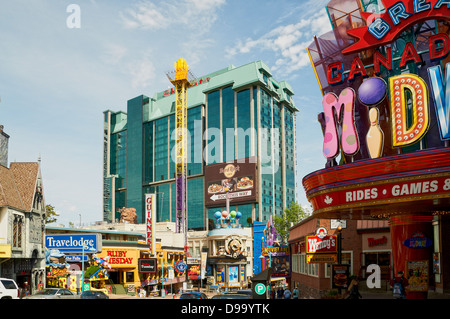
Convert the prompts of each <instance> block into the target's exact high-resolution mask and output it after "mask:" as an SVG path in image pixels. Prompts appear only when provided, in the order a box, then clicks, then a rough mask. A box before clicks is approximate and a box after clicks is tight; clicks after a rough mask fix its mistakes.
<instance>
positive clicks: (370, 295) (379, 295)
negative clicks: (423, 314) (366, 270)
mask: <svg viewBox="0 0 450 319" xmlns="http://www.w3.org/2000/svg"><path fill="white" fill-rule="evenodd" d="M360 293H361V296H362V297H363V299H394V297H392V292H391V291H386V292H371V291H360ZM427 299H450V294H449V293H437V292H434V291H428V298H427Z"/></svg>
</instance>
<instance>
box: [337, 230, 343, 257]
mask: <svg viewBox="0 0 450 319" xmlns="http://www.w3.org/2000/svg"><path fill="white" fill-rule="evenodd" d="M336 230H337V249H338V255H337V257H338V265H341V264H342V226H341V225H339V226H338V227H337V229H336Z"/></svg>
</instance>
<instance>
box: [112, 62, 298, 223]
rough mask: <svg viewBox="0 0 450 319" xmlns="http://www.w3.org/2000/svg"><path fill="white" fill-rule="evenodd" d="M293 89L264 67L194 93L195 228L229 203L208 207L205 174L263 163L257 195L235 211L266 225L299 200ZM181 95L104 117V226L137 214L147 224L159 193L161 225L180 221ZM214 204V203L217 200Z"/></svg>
mask: <svg viewBox="0 0 450 319" xmlns="http://www.w3.org/2000/svg"><path fill="white" fill-rule="evenodd" d="M293 94H294V92H293V90H292V88H291V87H290V85H289V84H288V83H287V82H285V81H281V82H278V81H276V80H275V79H273V78H272V74H271V72H270V70H269V68H268V67H267V65H265V64H264V63H263V62H262V61H256V62H252V63H249V64H247V65H244V66H241V67H234V66H229V67H228V68H225V69H222V70H219V71H217V72H214V73H211V74H209V75H206V76H203V77H201V78H200V79H197V81H196V83H194V85H193V86H191V87H190V88H189V89H188V94H187V107H188V116H187V134H189V137H188V159H187V161H188V164H187V174H188V183H187V198H188V212H187V220H188V228H189V229H197V230H201V229H207V227H208V220H213V219H214V217H213V215H214V213H215V212H217V211H222V210H225V209H226V208H225V205H224V203H223V201H222V202H221V201H218V202H217V204H214V203H213V204H211V203H208V204H206V201H205V196H208V195H205V194H207V193H206V192H205V190H206V188H207V180H206V176H205V167H207V165H213V164H217V163H225V162H233V161H236V160H238V161H239V160H242V159H249V158H252V159H256V164H255V165H256V168H257V169H256V171H257V174H256V175H257V176H256V180H257V183H256V184H255V185H256V186H255V187H256V188H257V190H256V196H255V197H252V198H251V199H249V201H248V202H245V201H240V202H239V203H236V202H235V203H233V201H231V202H230V211H231V210H235V211H239V212H241V214H242V217H241V224H244V225H247V220H249V218H251V219H252V220H258V221H262V222H265V221H267V220H268V218H269V216H270V215H273V214H278V215H280V214H282V212H283V210H284V208H286V207H288V206H289V205H290V203H291V201H295V200H296V148H295V112H296V111H297V109H296V107H295V105H294V102H293V99H292V95H293ZM174 109H175V94H174V90H173V89H169V90H166V91H164V92H159V93H156V94H155V95H154V97H153V98H149V97H147V96H144V95H141V96H138V97H135V98H133V99H131V100H129V101H128V103H127V110H126V113H125V112H123V111H118V112H113V111H111V110H107V111H105V112H104V123H103V124H104V146H103V151H104V152H103V155H104V156H103V182H104V190H103V204H104V205H103V208H104V209H103V210H104V211H103V214H104V217H103V219H104V220H105V221H108V222H111V221H115V220H118V219H119V218H120V213H119V212H118V210H119V209H120V208H123V207H127V208H131V207H132V208H135V209H136V213H137V218H138V222H139V223H144V220H145V217H144V196H145V194H146V193H155V194H156V198H157V204H156V210H157V221H158V222H159V221H172V222H174V221H175V217H176V211H175V180H174V176H175V163H174V157H173V154H172V153H173V150H174V146H175V140H174V136H172V134H173V131H174V128H175V122H174V121H175V120H174ZM209 202H210V201H209Z"/></svg>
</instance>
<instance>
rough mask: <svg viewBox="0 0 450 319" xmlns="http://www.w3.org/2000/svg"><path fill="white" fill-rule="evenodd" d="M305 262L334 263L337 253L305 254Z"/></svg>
mask: <svg viewBox="0 0 450 319" xmlns="http://www.w3.org/2000/svg"><path fill="white" fill-rule="evenodd" d="M306 262H307V263H308V264H314V263H335V262H337V254H307V255H306Z"/></svg>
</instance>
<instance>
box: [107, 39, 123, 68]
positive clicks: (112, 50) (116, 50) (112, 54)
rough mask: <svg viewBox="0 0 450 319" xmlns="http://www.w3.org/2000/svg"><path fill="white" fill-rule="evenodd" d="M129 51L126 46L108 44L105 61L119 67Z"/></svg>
mask: <svg viewBox="0 0 450 319" xmlns="http://www.w3.org/2000/svg"><path fill="white" fill-rule="evenodd" d="M127 51H128V50H127V48H126V47H124V46H121V45H118V44H115V43H108V44H107V45H106V49H105V53H104V54H103V59H104V61H105V62H106V63H108V64H114V65H117V64H119V62H120V61H121V60H122V58H123V57H124V56H125V55H126V54H127Z"/></svg>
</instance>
